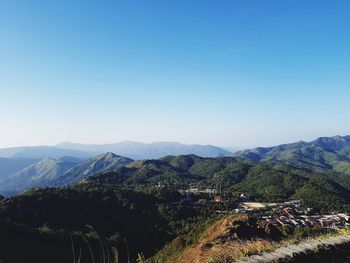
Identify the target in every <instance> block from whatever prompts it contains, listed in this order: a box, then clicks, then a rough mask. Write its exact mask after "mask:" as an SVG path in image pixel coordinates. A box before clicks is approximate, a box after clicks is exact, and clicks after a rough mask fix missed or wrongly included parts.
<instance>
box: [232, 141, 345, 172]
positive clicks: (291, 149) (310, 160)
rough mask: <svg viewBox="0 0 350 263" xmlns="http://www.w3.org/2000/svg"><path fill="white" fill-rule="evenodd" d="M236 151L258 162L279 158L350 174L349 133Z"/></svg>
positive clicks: (292, 162) (308, 166)
mask: <svg viewBox="0 0 350 263" xmlns="http://www.w3.org/2000/svg"><path fill="white" fill-rule="evenodd" d="M235 155H236V156H240V157H242V158H245V159H249V160H252V161H256V162H273V163H275V162H280V163H284V164H289V165H292V166H296V167H300V168H306V169H311V170H316V171H335V172H339V173H344V174H347V175H350V136H334V137H321V138H318V139H316V140H314V141H311V142H304V141H301V142H296V143H291V144H283V145H279V146H275V147H267V148H263V147H259V148H255V149H251V150H245V151H241V152H237V153H236V154H235Z"/></svg>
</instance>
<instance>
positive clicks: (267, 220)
mask: <svg viewBox="0 0 350 263" xmlns="http://www.w3.org/2000/svg"><path fill="white" fill-rule="evenodd" d="M178 191H179V192H180V193H181V195H182V196H183V199H182V201H181V202H183V203H187V204H190V205H198V206H209V207H215V212H216V213H218V214H223V213H224V214H234V213H237V214H250V215H253V216H256V217H257V218H258V219H259V221H260V223H261V224H269V225H273V226H276V227H288V228H297V227H310V228H313V227H322V228H342V227H345V226H350V214H348V213H338V212H336V211H335V212H333V213H332V214H321V213H319V212H318V211H317V210H316V209H314V208H312V207H308V208H302V207H303V206H302V200H290V201H286V202H282V203H267V202H266V203H264V202H251V201H249V200H248V199H247V197H246V196H245V195H244V194H243V193H242V194H241V195H240V198H239V200H238V201H237V200H235V201H232V200H231V199H230V198H229V197H225V195H224V194H222V193H220V191H217V190H216V189H214V188H206V189H199V188H186V189H179V190H178Z"/></svg>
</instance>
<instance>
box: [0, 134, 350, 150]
mask: <svg viewBox="0 0 350 263" xmlns="http://www.w3.org/2000/svg"><path fill="white" fill-rule="evenodd" d="M335 136H348V134H335V135H329V136H318V137H315V138H311V139H299V140H295V141H287V142H281V143H277V144H270V145H263V144H258V145H246V146H238V145H237V146H234V145H233V146H231V145H217V144H211V143H191V142H189V143H186V142H181V141H174V140H167V141H137V140H121V141H114V142H104V143H103V142H102V143H82V142H75V141H61V142H57V143H54V144H26V145H12V146H5V147H1V146H0V149H4V148H13V147H32V146H57V145H59V144H63V143H72V144H83V145H108V144H116V143H122V142H135V143H144V144H151V143H180V144H184V145H212V146H217V147H220V148H223V149H226V150H228V151H232V152H235V151H240V150H245V149H250V148H256V147H272V146H278V145H281V144H288V143H295V142H299V141H305V142H311V141H313V140H316V139H318V138H320V137H335ZM63 148H64V147H63Z"/></svg>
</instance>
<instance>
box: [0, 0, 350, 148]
mask: <svg viewBox="0 0 350 263" xmlns="http://www.w3.org/2000/svg"><path fill="white" fill-rule="evenodd" d="M349 11H350V2H349V1H345V0H340V1H336V2H330V1H323V0H321V1H320V0H317V1H316V0H311V1H307V2H305V1H301V0H293V1H291V0H287V1H272V0H267V1H259V0H252V1H243V0H241V1H220V2H219V3H218V2H215V1H206V0H204V1H188V0H180V1H174V2H171V1H170V2H169V1H155V0H151V1H140V2H137V3H135V2H129V1H118V2H108V3H107V2H106V3H99V2H97V1H96V2H95V1H74V2H71V1H59V2H47V1H40V0H35V1H30V2H26V1H3V2H1V3H0V25H1V26H0V39H1V41H0V57H1V60H2V63H1V64H0V111H1V112H2V115H1V119H0V120H1V129H0V148H5V147H13V146H23V145H55V144H57V143H60V142H63V141H72V142H78V143H84V144H105V143H115V142H119V141H123V140H132V141H140V142H146V143H149V142H153V141H178V142H181V143H185V144H211V145H216V146H220V147H231V148H234V149H245V148H252V147H256V146H273V145H278V144H283V143H290V142H295V141H300V140H305V141H311V140H313V139H316V138H318V137H322V136H334V135H337V134H340V135H346V134H350V121H349V119H350V117H349V114H348V112H349V110H350V107H349V99H350V75H349V72H348V71H349V68H350V52H349V51H350V50H349V47H350V31H349V30H348V28H349V27H350V19H349V15H348V14H349Z"/></svg>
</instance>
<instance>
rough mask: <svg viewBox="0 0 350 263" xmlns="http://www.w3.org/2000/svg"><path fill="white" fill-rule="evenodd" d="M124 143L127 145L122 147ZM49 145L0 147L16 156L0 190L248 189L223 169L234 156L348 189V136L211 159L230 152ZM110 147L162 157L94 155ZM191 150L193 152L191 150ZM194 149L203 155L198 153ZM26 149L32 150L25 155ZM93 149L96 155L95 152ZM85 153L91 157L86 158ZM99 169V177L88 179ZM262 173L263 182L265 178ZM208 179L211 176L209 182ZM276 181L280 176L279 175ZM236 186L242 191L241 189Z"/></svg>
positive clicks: (4, 169) (6, 163)
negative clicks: (84, 186) (99, 186)
mask: <svg viewBox="0 0 350 263" xmlns="http://www.w3.org/2000/svg"><path fill="white" fill-rule="evenodd" d="M128 145H129V146H130V148H128V147H127V146H128ZM53 148H54V149H55V150H54V151H51V149H52V147H44V148H42V147H37V148H35V147H29V148H28V147H25V148H23V149H22V150H23V151H21V150H20V149H19V148H11V149H6V151H4V150H2V152H1V151H0V153H2V154H4V152H6V153H7V156H11V155H10V153H11V154H12V156H17V158H0V172H1V174H0V194H3V195H13V194H17V193H20V192H22V191H25V190H27V189H29V188H33V187H53V186H67V185H72V184H75V183H78V182H92V181H91V180H95V182H98V183H100V182H113V183H117V184H122V185H130V184H131V185H132V186H136V184H139V185H140V186H142V185H155V184H157V183H159V182H163V183H165V184H167V185H172V186H177V187H180V186H181V185H189V184H192V183H195V184H198V185H206V186H208V185H209V186H210V187H217V186H218V185H219V186H220V187H223V186H224V187H233V185H234V187H239V186H240V185H245V188H247V189H249V188H250V186H251V185H254V184H253V183H249V180H248V181H244V182H243V181H242V182H241V181H240V180H241V177H242V173H243V172H242V171H240V170H238V171H237V170H235V169H231V168H230V169H228V170H227V169H226V168H225V167H226V166H227V163H236V162H238V160H243V161H242V165H243V166H245V165H246V162H247V161H248V162H252V163H262V164H264V163H265V164H266V165H272V166H273V167H279V168H278V169H280V170H288V171H290V170H291V168H290V167H293V169H299V170H298V173H299V172H300V171H305V172H307V173H315V172H317V173H320V175H319V176H318V178H321V177H322V179H325V180H328V179H331V180H332V181H334V182H335V183H337V184H340V185H341V186H344V187H350V176H349V175H350V136H343V137H341V136H334V137H321V138H318V139H316V140H314V141H311V142H297V143H291V144H284V145H279V146H275V147H267V148H262V147H259V148H255V149H251V150H245V151H241V152H237V153H235V155H234V157H228V156H226V157H225V156H222V157H214V158H212V157H209V156H207V155H214V156H216V155H226V154H230V153H229V152H225V150H222V149H220V148H217V147H214V146H195V145H181V144H178V143H152V144H140V143H135V142H124V143H119V144H110V145H82V144H72V143H62V144H59V145H56V146H54V147H53ZM113 148H118V149H119V151H121V152H124V153H127V154H128V155H129V156H130V155H134V156H138V157H141V156H142V155H146V153H147V149H151V150H150V152H149V155H150V156H162V157H161V158H158V159H148V158H146V159H141V160H140V159H138V160H136V161H134V160H133V159H132V158H128V157H124V156H121V155H119V154H118V155H117V154H115V153H112V152H107V153H102V154H100V153H99V152H100V151H104V150H109V149H113ZM191 149H192V150H191ZM41 150H43V151H41ZM190 150H191V151H193V152H195V153H197V154H193V153H192V152H191V151H190ZM182 151H185V153H186V154H184V155H182V154H181V155H179V154H173V155H167V156H165V157H164V156H163V154H164V155H165V154H166V153H169V152H176V153H178V152H182ZM187 151H190V153H191V154H187ZM198 151H200V153H201V154H202V156H198ZM31 152H32V153H36V154H34V155H30V153H31ZM96 152H97V153H99V154H97V155H94V153H96ZM38 153H40V154H44V156H46V155H45V153H46V154H47V153H49V155H50V156H52V155H56V154H58V155H60V154H65V153H70V154H71V153H75V154H77V153H80V154H78V156H79V157H59V158H52V157H50V158H44V159H36V158H34V157H39V156H40V154H39V155H38ZM225 153H226V154H225ZM90 155H91V156H92V155H94V156H92V157H90V158H87V157H86V156H90ZM18 156H27V157H30V156H32V158H24V157H22V158H19V157H18ZM82 156H85V157H82ZM136 159H137V158H136ZM244 160H246V161H244ZM232 165H233V164H232ZM233 166H234V165H233ZM243 166H242V167H243ZM198 167H199V168H198ZM286 167H287V168H286ZM224 168H225V169H224ZM98 173H100V175H99V177H96V179H93V178H95V176H96V174H98ZM222 173H224V174H225V176H224V177H222ZM265 176H266V180H267V178H268V177H269V176H268V175H265ZM308 177H310V176H308ZM208 178H212V179H210V180H209V181H208ZM275 179H276V180H280V179H279V178H278V177H276V178H275ZM301 180H303V179H301ZM299 181H300V180H299ZM136 182H137V183H136ZM205 182H206V183H205ZM208 182H209V183H208ZM238 183H239V184H238ZM235 184H238V185H235ZM241 189H242V191H243V190H244V188H243V187H242V188H241ZM281 189H283V187H282V188H281Z"/></svg>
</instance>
